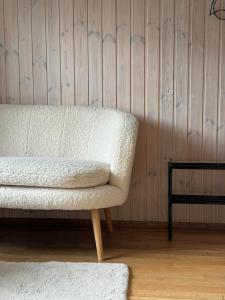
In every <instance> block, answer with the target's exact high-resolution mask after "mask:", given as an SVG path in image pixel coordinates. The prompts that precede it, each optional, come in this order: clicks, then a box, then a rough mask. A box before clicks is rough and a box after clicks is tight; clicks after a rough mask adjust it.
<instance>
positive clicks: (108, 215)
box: [104, 208, 113, 232]
mask: <svg viewBox="0 0 225 300" xmlns="http://www.w3.org/2000/svg"><path fill="white" fill-rule="evenodd" d="M104 212H105V220H106V224H107V227H108V230H109V232H113V225H112V218H111V211H110V208H104Z"/></svg>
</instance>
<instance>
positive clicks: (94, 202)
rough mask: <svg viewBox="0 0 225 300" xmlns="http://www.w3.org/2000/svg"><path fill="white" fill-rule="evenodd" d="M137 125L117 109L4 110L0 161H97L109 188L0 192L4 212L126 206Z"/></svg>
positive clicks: (10, 189) (1, 111) (15, 107)
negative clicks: (106, 170)
mask: <svg viewBox="0 0 225 300" xmlns="http://www.w3.org/2000/svg"><path fill="white" fill-rule="evenodd" d="M137 128H138V122H137V120H136V118H135V117H134V116H132V115H131V114H127V113H123V112H120V111H117V110H114V109H105V108H101V107H93V106H92V107H81V106H29V105H27V106H23V105H4V104H3V105H0V156H7V157H9V156H13V157H53V158H59V157H60V158H61V157H64V158H72V159H75V160H87V161H90V160H91V161H97V162H102V163H105V164H108V165H109V166H110V177H109V184H107V185H102V186H99V187H94V188H83V189H56V188H30V187H11V186H6V187H5V186H2V187H0V207H8V208H31V209H35V208H37V209H94V208H100V207H102V208H103V207H110V206H115V205H119V204H122V203H123V202H124V201H125V200H126V198H127V194H128V188H129V182H130V176H131V170H132V162H133V157H134V151H135V144H136V136H137Z"/></svg>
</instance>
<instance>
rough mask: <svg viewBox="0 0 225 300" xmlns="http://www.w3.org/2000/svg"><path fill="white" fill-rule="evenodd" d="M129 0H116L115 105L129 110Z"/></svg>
mask: <svg viewBox="0 0 225 300" xmlns="http://www.w3.org/2000/svg"><path fill="white" fill-rule="evenodd" d="M130 13H131V4H130V0H124V1H118V0H117V107H118V108H119V109H121V110H125V111H130V64H131V60H130V26H131V24H130Z"/></svg>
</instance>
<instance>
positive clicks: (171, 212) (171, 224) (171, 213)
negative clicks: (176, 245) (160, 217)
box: [168, 203, 173, 242]
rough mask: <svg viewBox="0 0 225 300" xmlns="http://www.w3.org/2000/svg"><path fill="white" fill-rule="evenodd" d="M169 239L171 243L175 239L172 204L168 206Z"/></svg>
mask: <svg viewBox="0 0 225 300" xmlns="http://www.w3.org/2000/svg"><path fill="white" fill-rule="evenodd" d="M168 238H169V241H170V242H171V241H172V239H173V206H172V203H169V205H168Z"/></svg>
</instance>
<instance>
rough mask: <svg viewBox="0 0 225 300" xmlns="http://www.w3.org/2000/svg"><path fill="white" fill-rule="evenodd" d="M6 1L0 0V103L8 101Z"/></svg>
mask: <svg viewBox="0 0 225 300" xmlns="http://www.w3.org/2000/svg"><path fill="white" fill-rule="evenodd" d="M3 10H4V1H3V0H0V103H5V102H6V73H5V33H4V12H3Z"/></svg>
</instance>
